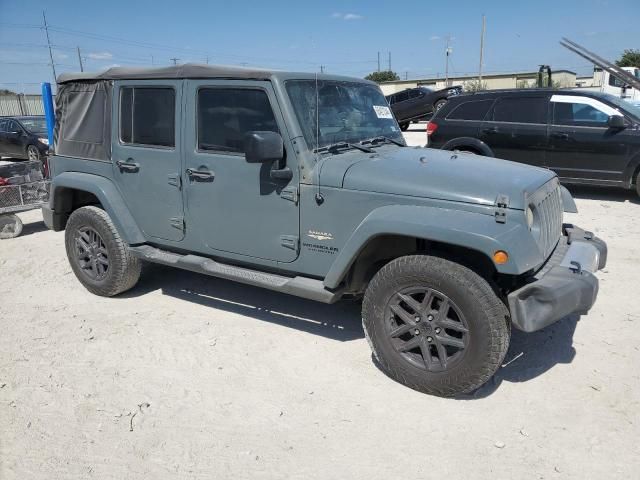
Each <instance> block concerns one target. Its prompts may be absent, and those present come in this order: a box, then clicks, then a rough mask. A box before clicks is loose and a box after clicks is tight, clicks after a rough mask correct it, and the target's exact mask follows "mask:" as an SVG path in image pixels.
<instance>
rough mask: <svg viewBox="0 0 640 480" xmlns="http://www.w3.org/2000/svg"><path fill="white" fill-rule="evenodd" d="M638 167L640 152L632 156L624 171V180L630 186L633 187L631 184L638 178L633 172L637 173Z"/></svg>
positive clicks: (639, 164) (639, 165)
mask: <svg viewBox="0 0 640 480" xmlns="http://www.w3.org/2000/svg"><path fill="white" fill-rule="evenodd" d="M638 167H640V153H636V154H635V155H634V156H633V157H632V158H631V160H630V161H629V163H628V164H627V166H626V168H625V169H624V173H623V174H622V181H623V182H624V184H625V185H626V186H627V187H629V188H631V185H633V182H634V181H635V180H636V179H635V178H634V177H633V174H634V173H636V170H638Z"/></svg>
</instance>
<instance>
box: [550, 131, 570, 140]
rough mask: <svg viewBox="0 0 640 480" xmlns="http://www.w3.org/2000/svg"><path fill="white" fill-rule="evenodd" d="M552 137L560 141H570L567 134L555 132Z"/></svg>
mask: <svg viewBox="0 0 640 480" xmlns="http://www.w3.org/2000/svg"><path fill="white" fill-rule="evenodd" d="M551 136H552V137H553V138H557V139H559V140H569V134H568V133H565V132H553V133H552V134H551Z"/></svg>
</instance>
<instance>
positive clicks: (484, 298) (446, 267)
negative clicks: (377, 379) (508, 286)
mask: <svg viewBox="0 0 640 480" xmlns="http://www.w3.org/2000/svg"><path fill="white" fill-rule="evenodd" d="M362 323H363V326H364V330H365V334H366V336H367V339H368V340H369V344H370V345H371V349H372V351H373V354H374V356H375V357H376V359H377V361H378V363H379V365H380V366H381V368H382V370H383V371H384V372H385V373H386V374H387V375H389V376H390V377H391V378H393V379H394V380H396V381H398V382H400V383H402V384H404V385H406V386H408V387H411V388H413V389H415V390H418V391H421V392H425V393H429V394H432V395H438V396H442V397H451V396H454V395H459V394H462V393H468V392H471V391H473V390H475V389H477V388H478V387H480V386H481V385H483V384H484V383H485V382H486V381H487V380H489V378H491V376H493V374H494V373H495V372H496V370H497V369H498V368H499V366H500V364H501V363H502V361H503V359H504V356H505V355H506V353H507V349H508V348H509V340H510V334H511V323H510V320H509V314H508V310H507V308H506V307H505V305H504V303H503V302H502V301H501V300H500V299H499V298H498V297H497V296H496V294H495V293H494V291H493V289H492V288H491V286H490V285H489V284H488V283H487V281H486V280H485V279H483V278H482V277H480V276H479V275H478V274H477V273H475V272H473V271H472V270H470V269H468V268H466V267H464V266H462V265H460V264H458V263H454V262H452V261H449V260H446V259H444V258H440V257H435V256H428V255H411V256H405V257H400V258H397V259H395V260H393V261H391V262H389V263H388V264H387V265H385V266H384V267H383V268H382V269H380V271H378V273H377V274H376V275H375V276H374V277H373V279H372V280H371V282H370V284H369V286H368V288H367V290H366V292H365V296H364V302H363V306H362Z"/></svg>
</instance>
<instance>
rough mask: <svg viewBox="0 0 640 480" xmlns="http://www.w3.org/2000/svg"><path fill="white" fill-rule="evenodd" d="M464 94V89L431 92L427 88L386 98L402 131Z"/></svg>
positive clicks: (454, 88)
mask: <svg viewBox="0 0 640 480" xmlns="http://www.w3.org/2000/svg"><path fill="white" fill-rule="evenodd" d="M461 93H462V87H460V86H455V87H448V88H444V89H442V90H431V89H430V88H427V87H417V88H408V89H406V90H402V91H401V92H398V93H394V94H392V95H387V96H386V97H385V98H386V99H387V102H389V105H390V106H391V110H392V111H393V115H394V116H395V117H396V120H398V123H399V124H400V129H401V130H403V131H404V130H406V129H407V128H409V124H410V123H411V122H416V121H418V120H422V119H423V118H427V117H430V116H431V115H432V114H433V112H437V111H438V110H440V109H441V108H442V107H444V106H445V105H446V103H447V101H448V99H449V97H453V96H455V95H460V94H461Z"/></svg>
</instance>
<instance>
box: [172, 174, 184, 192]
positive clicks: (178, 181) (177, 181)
mask: <svg viewBox="0 0 640 480" xmlns="http://www.w3.org/2000/svg"><path fill="white" fill-rule="evenodd" d="M169 185H173V186H174V187H178V190H180V189H182V177H181V176H180V174H179V173H170V174H169Z"/></svg>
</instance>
